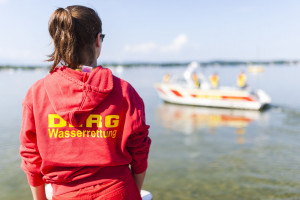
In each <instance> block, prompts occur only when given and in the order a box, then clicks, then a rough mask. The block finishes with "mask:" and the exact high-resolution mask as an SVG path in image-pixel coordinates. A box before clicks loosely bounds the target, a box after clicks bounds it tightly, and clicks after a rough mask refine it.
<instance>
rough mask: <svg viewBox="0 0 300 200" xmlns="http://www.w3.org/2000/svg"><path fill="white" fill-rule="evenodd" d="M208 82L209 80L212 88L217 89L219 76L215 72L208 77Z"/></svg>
mask: <svg viewBox="0 0 300 200" xmlns="http://www.w3.org/2000/svg"><path fill="white" fill-rule="evenodd" d="M209 80H210V84H211V86H212V88H218V87H219V76H218V74H217V73H216V72H215V73H213V74H212V75H211V76H210V77H209Z"/></svg>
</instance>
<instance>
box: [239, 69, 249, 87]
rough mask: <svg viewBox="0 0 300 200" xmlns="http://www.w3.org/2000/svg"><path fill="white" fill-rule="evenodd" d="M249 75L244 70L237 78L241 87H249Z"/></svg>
mask: <svg viewBox="0 0 300 200" xmlns="http://www.w3.org/2000/svg"><path fill="white" fill-rule="evenodd" d="M246 81H247V76H246V74H245V72H244V71H242V72H241V73H240V74H239V76H238V79H237V85H238V87H239V88H241V89H244V88H246V87H247V82H246Z"/></svg>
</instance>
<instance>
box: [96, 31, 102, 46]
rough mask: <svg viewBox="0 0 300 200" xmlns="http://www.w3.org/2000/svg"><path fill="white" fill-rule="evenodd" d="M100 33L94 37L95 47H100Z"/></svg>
mask: <svg viewBox="0 0 300 200" xmlns="http://www.w3.org/2000/svg"><path fill="white" fill-rule="evenodd" d="M100 35H101V33H98V34H97V37H96V47H100V46H101V38H100Z"/></svg>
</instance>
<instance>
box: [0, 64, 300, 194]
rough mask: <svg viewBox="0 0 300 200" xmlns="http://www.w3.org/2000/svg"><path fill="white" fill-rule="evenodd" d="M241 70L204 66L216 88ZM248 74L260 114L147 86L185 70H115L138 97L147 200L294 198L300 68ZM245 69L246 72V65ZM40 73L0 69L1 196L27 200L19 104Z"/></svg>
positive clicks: (298, 185) (299, 187)
mask: <svg viewBox="0 0 300 200" xmlns="http://www.w3.org/2000/svg"><path fill="white" fill-rule="evenodd" d="M242 69H245V68H243V67H209V68H204V69H203V73H204V74H206V75H209V74H211V73H213V72H215V71H216V72H218V73H219V76H220V82H221V84H222V85H234V84H235V80H236V79H235V78H236V76H237V75H238V73H239V72H240V71H241V70H242ZM265 69H266V70H265V72H264V73H261V74H256V75H253V74H248V82H249V85H250V86H253V87H255V88H261V89H263V90H265V91H266V92H267V93H268V94H269V95H270V96H271V97H272V101H273V102H272V107H271V108H270V109H269V110H266V111H264V112H256V111H241V110H238V111H237V110H227V109H209V108H200V107H191V106H180V105H172V104H165V103H163V102H162V101H161V100H160V99H159V98H158V96H157V94H156V91H155V89H154V87H153V83H154V82H158V81H160V80H161V77H162V76H163V75H164V74H165V73H170V74H172V75H175V74H180V73H181V72H183V71H184V68H159V67H141V68H128V69H124V71H123V73H122V74H118V73H117V71H116V70H114V69H113V71H115V72H116V75H117V76H119V77H121V78H124V79H125V80H127V81H129V82H130V83H131V84H132V85H133V86H134V87H135V88H136V90H137V91H138V92H139V94H140V95H141V96H142V98H143V99H144V101H145V105H146V117H147V122H148V124H150V126H151V129H150V130H151V131H150V134H151V138H152V141H153V143H152V147H151V153H150V158H149V169H148V172H147V178H146V181H145V184H144V189H146V190H148V191H151V192H152V194H153V196H154V199H170V200H173V199H186V200H188V199H204V200H205V199H213V200H216V199H217V200H218V199H220V200H227V199H228V200H233V199H237V200H240V199H282V200H283V199H300V157H299V154H300V150H299V149H300V131H299V130H300V123H299V121H300V92H299V88H300V80H299V79H298V76H299V74H300V67H290V66H281V67H278V66H273V67H266V68H265ZM245 70H246V69H245ZM46 74H47V72H46V71H0V81H1V84H0V93H1V100H0V109H1V116H0V149H1V151H0V158H1V159H0V169H1V171H0V177H1V178H0V191H1V192H0V199H6V200H11V199H23V200H27V199H31V194H30V191H29V187H28V185H27V181H26V177H25V174H24V173H23V171H22V170H21V169H20V158H19V153H18V148H19V131H20V124H21V101H22V99H23V97H24V95H25V93H26V91H27V89H28V88H29V87H30V85H31V84H33V83H34V82H35V81H36V80H38V79H40V78H42V77H43V76H45V75H46Z"/></svg>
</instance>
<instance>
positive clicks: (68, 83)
mask: <svg viewBox="0 0 300 200" xmlns="http://www.w3.org/2000/svg"><path fill="white" fill-rule="evenodd" d="M49 33H50V36H51V37H52V40H53V44H54V50H53V53H52V54H51V55H50V56H49V57H50V58H49V60H48V61H50V62H52V66H51V69H50V73H49V74H48V75H47V76H46V77H44V78H43V79H41V80H39V81H37V82H36V83H35V84H34V85H32V86H31V87H30V89H29V90H28V92H27V94H26V96H25V98H24V100H23V103H22V105H23V115H22V128H21V133H20V141H21V146H20V155H21V158H22V165H21V167H22V169H23V170H24V171H25V173H26V175H27V179H28V183H29V185H30V188H31V191H32V194H33V198H34V199H37V200H44V199H46V197H45V189H44V188H45V183H49V184H51V185H52V187H53V200H59V199H64V200H67V199H70V200H71V199H72V200H76V199H96V200H98V199H115V200H120V199H125V200H127V199H128V200H136V199H141V197H140V192H139V191H140V190H141V187H142V184H143V180H144V177H145V173H146V169H147V160H148V153H149V148H150V144H151V139H150V138H149V137H148V129H149V126H148V125H147V124H146V121H145V109H144V103H143V100H142V99H141V98H140V96H139V95H138V93H137V92H136V91H135V89H134V88H133V87H132V86H131V85H130V84H129V83H128V82H126V81H124V80H122V79H120V78H117V77H115V76H114V75H112V73H111V71H110V70H109V69H106V68H103V67H101V66H97V59H98V57H99V56H100V53H101V47H102V42H103V38H104V34H102V22H101V20H100V18H99V16H98V14H97V13H96V12H95V11H94V10H93V9H91V8H88V7H84V6H69V7H67V8H65V9H64V8H58V9H56V10H55V11H54V13H53V14H52V15H51V17H50V20H49Z"/></svg>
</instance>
